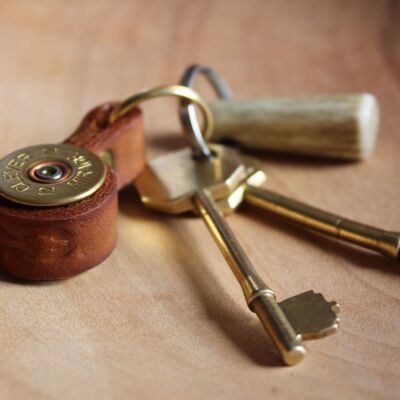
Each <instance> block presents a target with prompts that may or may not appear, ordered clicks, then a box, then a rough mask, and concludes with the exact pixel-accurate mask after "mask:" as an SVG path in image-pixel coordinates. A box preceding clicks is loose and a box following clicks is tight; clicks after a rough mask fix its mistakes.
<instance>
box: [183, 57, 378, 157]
mask: <svg viewBox="0 0 400 400" xmlns="http://www.w3.org/2000/svg"><path fill="white" fill-rule="evenodd" d="M197 73H200V74H203V75H205V76H206V77H207V79H208V81H209V82H210V83H211V85H212V86H213V88H214V89H215V91H216V93H217V95H218V97H219V99H218V100H215V101H212V102H210V103H209V106H210V108H211V111H212V113H213V116H214V130H213V131H212V132H211V134H210V135H208V136H205V139H206V140H207V141H210V142H224V141H225V142H229V143H230V142H234V143H238V144H239V145H240V146H242V147H245V148H249V149H255V150H273V151H278V152H286V153H292V154H301V155H311V156H317V157H326V158H337V159H347V160H360V159H364V158H367V157H368V156H369V155H370V154H371V153H372V151H373V149H374V146H375V141H376V136H377V132H378V126H379V107H378V101H377V100H376V98H375V97H374V96H373V95H371V94H353V95H337V96H304V97H282V98H273V97H271V98H261V99H251V100H235V99H233V98H232V93H231V90H230V88H229V86H228V85H227V83H226V82H225V81H224V80H223V79H222V77H221V76H220V75H219V74H218V73H217V72H216V71H215V70H213V69H212V68H209V67H207V66H205V65H193V66H191V67H188V68H187V69H186V70H185V72H184V74H183V76H182V78H181V80H180V84H181V85H185V86H192V85H193V79H194V76H195V75H196V74H197ZM182 104H183V105H184V107H181V109H180V116H181V119H182V120H183V121H184V124H186V125H188V124H189V123H190V121H189V120H188V118H189V117H191V116H192V115H193V113H194V108H193V105H189V109H188V111H186V105H187V103H186V102H185V101H183V102H182ZM194 134H195V137H196V141H195V142H193V140H191V138H190V135H187V137H188V138H189V140H191V142H190V144H191V145H193V146H195V148H196V152H197V153H198V154H201V155H204V156H206V157H209V154H207V150H206V146H205V145H204V139H202V138H200V136H201V133H200V131H199V130H198V129H196V130H195V131H194Z"/></svg>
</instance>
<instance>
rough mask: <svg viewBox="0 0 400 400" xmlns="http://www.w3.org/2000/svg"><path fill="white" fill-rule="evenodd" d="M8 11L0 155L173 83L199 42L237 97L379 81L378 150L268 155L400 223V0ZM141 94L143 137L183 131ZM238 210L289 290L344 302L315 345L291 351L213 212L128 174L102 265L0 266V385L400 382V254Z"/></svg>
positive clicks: (365, 388)
mask: <svg viewBox="0 0 400 400" xmlns="http://www.w3.org/2000/svg"><path fill="white" fill-rule="evenodd" d="M0 18H1V21H0V42H1V63H0V82H1V84H0V86H1V90H0V105H1V113H0V132H1V139H2V140H1V148H0V152H1V155H5V154H7V153H8V152H10V151H11V150H13V149H15V148H18V147H22V146H26V145H29V144H37V143H43V142H54V141H61V140H62V139H63V138H65V137H66V136H67V135H68V134H69V133H70V132H71V131H72V130H73V129H74V128H75V126H76V125H77V123H78V122H79V120H80V119H81V117H82V116H83V114H84V113H85V112H86V111H87V110H88V109H89V108H91V107H92V106H94V105H95V104H98V103H100V102H103V101H105V100H110V99H122V98H124V97H125V96H128V95H130V94H132V93H133V92H135V91H137V90H139V89H141V88H143V87H149V86H153V85H157V84H164V83H175V82H176V81H177V80H178V78H179V76H180V74H181V71H182V69H183V68H184V67H185V66H186V65H187V64H188V63H191V62H194V61H197V62H203V63H207V64H210V65H212V66H214V67H215V68H217V69H218V70H219V71H220V72H221V73H222V74H223V75H224V76H225V77H226V79H227V80H228V82H230V84H231V86H232V87H233V89H234V91H235V94H236V96H237V97H238V98H248V97H251V96H267V95H268V96H287V95H308V94H338V93H351V92H371V93H374V94H376V96H377V97H378V99H379V101H380V103H381V111H382V125H381V131H380V136H379V138H378V143H377V148H376V151H375V153H374V155H373V156H372V157H371V158H370V159H369V160H368V161H366V162H364V163H359V164H351V163H335V162H327V161H309V160H307V159H304V158H293V157H283V156H277V155H264V157H263V161H264V166H265V168H266V170H267V172H268V174H269V183H268V185H269V187H270V188H273V189H276V190H279V191H281V192H282V193H284V194H288V195H292V196H296V197H297V198H299V199H303V200H307V201H308V202H310V203H311V204H314V205H319V206H323V207H325V208H327V209H330V210H332V211H335V212H338V213H339V212H343V213H344V214H345V215H346V216H348V217H352V218H357V219H360V220H362V221H364V222H367V223H370V224H376V225H381V226H383V227H386V228H389V229H396V228H397V229H399V228H400V213H399V211H398V199H399V194H400V189H399V188H400V177H399V171H400V156H399V151H400V134H399V132H400V130H399V126H400V113H399V108H400V46H399V41H400V28H399V26H400V7H399V5H398V2H396V1H392V2H386V1H376V0H370V1H364V0H356V1H346V2H345V1H325V2H321V1H318V0H314V1H286V2H283V1H278V0H276V1H262V0H260V1H256V0H247V1H236V0H234V1H228V0H226V1H192V2H188V1H183V0H180V1H176V0H171V1H168V2H167V1H163V0H159V1H149V0H148V1H131V0H127V1H118V2H115V1H114V2H113V1H107V2H105V1H83V2H71V1H55V0H54V1H51V0H48V1H36V2H29V1H12V2H11V1H10V2H3V3H2V5H1V8H0ZM202 88H203V87H202ZM203 93H206V94H208V95H209V94H210V91H209V90H208V91H207V90H206V89H204V91H203ZM144 108H145V113H146V117H145V119H146V121H145V123H146V126H147V134H148V144H149V154H150V156H153V155H154V154H157V153H165V152H166V151H168V150H171V149H173V148H177V147H179V146H182V145H183V141H182V140H181V136H180V134H179V128H178V126H179V125H178V121H177V115H176V105H175V102H174V101H171V100H159V101H154V102H152V103H149V104H148V105H145V107H144ZM229 222H230V224H231V226H232V228H233V229H234V231H235V232H236V233H237V235H238V237H239V240H240V241H241V243H242V244H243V246H244V248H245V249H246V251H247V252H248V254H249V256H250V258H251V260H252V261H253V262H254V264H255V265H256V267H257V268H258V270H259V271H260V273H261V274H262V276H263V277H264V278H265V279H266V281H267V282H268V283H270V285H271V287H273V288H274V289H275V290H276V293H277V295H278V298H279V299H283V298H285V297H287V296H291V295H294V294H297V293H299V292H302V291H305V290H308V289H314V290H316V291H320V292H322V293H324V294H325V295H326V297H327V298H328V299H335V300H337V301H338V302H339V303H340V304H341V306H342V313H341V326H340V331H339V333H338V334H337V335H335V336H331V337H329V338H326V339H323V340H320V341H315V342H307V343H306V345H307V348H308V350H309V353H308V356H307V359H306V360H305V362H303V363H302V364H301V365H298V366H296V367H293V368H287V367H282V366H280V362H279V359H278V358H277V356H276V353H275V351H274V350H273V348H272V345H271V343H270V341H269V339H268V338H267V337H266V334H265V333H264V331H263V330H262V328H261V326H260V324H259V322H258V321H257V320H256V317H255V316H254V315H253V314H251V313H250V312H249V311H248V310H247V309H246V306H245V304H244V301H243V298H242V294H241V291H240V289H239V287H238V285H237V283H236V281H235V279H234V278H233V276H232V274H231V272H230V271H229V268H228V267H227V266H226V265H225V262H224V260H223V258H222V256H221V255H220V254H219V252H218V250H217V248H216V246H215V245H214V243H213V241H212V239H211V238H210V237H209V235H208V233H207V230H206V228H205V226H204V224H203V223H202V221H200V220H197V219H195V218H191V217H181V218H174V217H166V216H164V215H161V214H157V213H154V212H151V211H149V210H145V209H144V208H143V207H142V206H141V205H140V204H139V203H138V199H137V197H136V196H135V193H134V191H133V190H128V191H126V192H125V193H124V194H123V196H122V199H121V213H120V220H119V234H120V238H119V244H118V248H117V250H116V251H115V252H114V253H113V255H112V256H111V257H110V258H109V259H108V260H107V261H106V262H104V263H103V264H102V265H101V266H100V267H98V268H95V269H94V270H92V271H90V272H88V273H85V274H83V275H81V276H79V277H77V278H74V279H70V280H68V281H63V282H58V283H48V284H22V283H20V282H15V281H13V280H11V279H9V278H7V277H6V276H3V275H2V276H1V278H0V279H1V281H0V306H1V311H0V340H1V346H0V398H1V399H13V400H17V399H96V400H100V399H111V398H112V399H132V398H137V399H139V398H140V399H182V398H186V399H243V398H249V399H250V398H251V399H265V398H273V399H300V398H305V399H337V398H340V399H363V400H365V399H395V398H399V396H400V374H399V371H400V339H399V329H400V308H399V305H400V295H399V293H400V276H399V264H396V263H395V262H392V261H390V260H387V259H385V258H383V257H381V256H379V255H374V254H371V253H369V252H367V251H362V250H359V249H356V248H354V247H352V246H349V245H343V244H341V243H338V242H336V241H334V240H331V239H327V238H325V237H322V236H320V235H317V234H313V233H305V232H303V231H302V230H300V229H296V228H293V227H291V226H287V225H285V224H283V223H281V222H279V221H278V220H276V219H273V218H271V217H268V216H266V215H263V214H261V213H258V212H254V211H252V210H251V209H250V208H249V207H245V208H244V209H243V212H241V213H238V214H236V215H234V216H231V217H229ZM65 262H68V260H65Z"/></svg>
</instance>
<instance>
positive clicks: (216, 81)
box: [179, 64, 232, 158]
mask: <svg viewBox="0 0 400 400" xmlns="http://www.w3.org/2000/svg"><path fill="white" fill-rule="evenodd" d="M198 74H202V75H204V76H205V77H206V78H207V81H208V82H209V83H210V84H211V86H212V87H213V88H214V90H215V92H216V93H217V95H218V97H219V98H222V99H230V98H231V97H232V92H231V89H230V87H229V86H228V84H227V83H226V82H225V81H224V79H223V78H222V77H221V76H220V75H219V74H218V73H217V72H216V71H215V70H214V69H212V68H210V67H207V66H205V65H201V64H195V65H192V66H190V67H188V68H187V69H186V70H185V72H184V73H183V75H182V78H181V80H180V82H179V83H180V84H181V85H183V86H187V87H192V86H193V84H194V80H195V78H196V76H197V75H198ZM179 117H180V120H181V124H182V127H183V131H184V134H185V138H186V140H187V141H188V143H189V145H190V146H191V147H192V149H193V152H194V155H195V156H197V157H202V158H210V157H211V156H212V152H211V150H210V148H209V147H208V145H207V139H208V138H209V137H210V134H211V132H212V131H211V130H210V131H205V132H204V134H202V132H201V128H200V125H199V122H198V119H197V116H196V110H195V107H194V105H193V104H192V103H190V102H188V101H186V100H184V99H182V100H181V102H180V107H179Z"/></svg>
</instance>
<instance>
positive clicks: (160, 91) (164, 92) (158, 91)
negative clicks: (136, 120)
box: [110, 85, 214, 137]
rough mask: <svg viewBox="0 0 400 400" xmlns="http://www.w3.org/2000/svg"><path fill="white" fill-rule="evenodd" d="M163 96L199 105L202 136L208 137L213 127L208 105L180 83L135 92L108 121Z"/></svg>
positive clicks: (114, 119) (118, 107)
mask: <svg viewBox="0 0 400 400" xmlns="http://www.w3.org/2000/svg"><path fill="white" fill-rule="evenodd" d="M164 96H174V97H180V98H181V99H183V100H184V101H185V102H187V103H188V104H189V105H191V106H192V108H194V105H193V103H194V104H196V105H197V106H199V107H200V110H201V112H202V114H203V117H204V136H205V137H208V136H209V135H210V134H211V132H212V130H213V128H214V118H213V115H212V112H211V110H210V107H209V106H208V105H207V103H206V102H205V101H204V100H203V99H202V97H200V95H199V94H198V93H197V92H196V91H195V90H193V89H191V88H190V87H186V86H180V85H165V86H157V87H155V88H152V89H145V90H142V91H140V92H138V93H136V94H135V95H133V96H131V97H129V98H128V99H126V100H124V101H123V102H122V103H120V104H119V105H118V106H117V107H116V108H115V109H114V110H113V111H112V113H111V115H110V123H111V124H112V123H114V122H115V121H116V120H117V119H119V118H121V117H123V116H124V115H126V114H127V113H128V112H129V111H130V110H132V109H133V108H135V107H136V106H137V105H139V104H140V103H142V102H144V101H146V100H150V99H154V98H156V97H164ZM202 135H203V134H202V133H201V131H200V136H202Z"/></svg>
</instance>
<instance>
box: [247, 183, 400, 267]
mask: <svg viewBox="0 0 400 400" xmlns="http://www.w3.org/2000/svg"><path fill="white" fill-rule="evenodd" d="M245 200H246V202H248V203H250V204H252V205H255V206H257V207H259V208H261V209H264V210H266V211H269V212H271V213H273V214H276V215H278V216H280V217H283V218H285V219H287V220H290V221H293V222H297V223H299V224H301V225H304V226H306V227H307V228H310V229H313V230H316V231H319V232H323V233H325V234H327V235H329V236H333V237H336V238H338V239H341V240H344V241H347V242H351V243H355V244H357V245H359V246H362V247H365V248H368V249H371V250H375V251H377V252H380V253H382V254H384V255H386V256H388V257H391V258H394V259H397V260H400V233H399V232H391V231H387V230H383V229H379V228H375V227H373V226H369V225H364V224H361V223H359V222H355V221H352V220H350V219H346V218H342V217H340V216H338V215H335V214H332V213H329V212H327V211H323V210H320V209H319V208H315V207H312V206H309V205H307V204H304V203H302V202H300V201H297V200H293V199H291V198H289V197H286V196H282V195H280V194H277V193H274V192H271V191H270V190H267V189H264V188H258V187H255V186H252V185H248V186H247V189H246V193H245Z"/></svg>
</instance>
